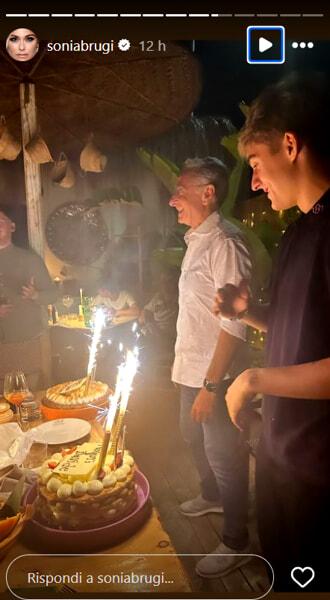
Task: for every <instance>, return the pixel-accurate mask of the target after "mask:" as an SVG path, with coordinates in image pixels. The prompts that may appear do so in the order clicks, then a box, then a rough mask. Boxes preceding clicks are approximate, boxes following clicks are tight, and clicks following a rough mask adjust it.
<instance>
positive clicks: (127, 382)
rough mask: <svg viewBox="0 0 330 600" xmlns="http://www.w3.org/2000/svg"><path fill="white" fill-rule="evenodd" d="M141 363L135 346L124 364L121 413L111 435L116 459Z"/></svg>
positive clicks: (111, 450)
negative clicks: (134, 382) (133, 385)
mask: <svg viewBox="0 0 330 600" xmlns="http://www.w3.org/2000/svg"><path fill="white" fill-rule="evenodd" d="M138 365H139V361H138V349H137V348H134V350H133V351H132V350H128V351H127V354H126V362H125V363H124V364H123V365H122V369H123V379H122V381H123V384H122V389H121V395H120V403H119V414H118V417H117V420H116V424H115V427H114V431H113V434H112V436H111V447H110V454H113V456H114V457H115V460H116V452H117V445H118V440H119V436H120V432H121V429H122V426H123V421H124V417H125V413H126V409H127V405H128V399H129V395H130V393H131V390H132V383H133V379H134V377H135V375H136V371H137V368H138Z"/></svg>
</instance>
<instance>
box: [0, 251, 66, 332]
mask: <svg viewBox="0 0 330 600" xmlns="http://www.w3.org/2000/svg"><path fill="white" fill-rule="evenodd" d="M31 278H33V280H34V285H35V288H36V289H37V291H38V298H37V299H36V300H30V299H23V297H22V287H23V286H27V285H29V283H30V282H31ZM56 297H57V291H56V288H55V286H54V284H53V282H52V280H51V278H50V277H49V274H48V271H47V268H46V266H45V264H44V262H43V261H42V259H41V258H40V256H38V255H37V254H35V253H34V252H32V251H31V250H25V249H23V248H18V247H17V246H14V245H13V244H11V245H10V246H7V248H2V249H0V301H1V302H4V303H9V304H12V306H13V309H12V311H11V312H10V313H9V315H7V316H6V317H3V318H1V319H0V344H1V343H4V344H6V343H10V342H11V343H16V342H22V341H26V340H30V339H32V338H34V337H36V336H38V335H40V333H42V331H43V330H44V329H45V328H46V327H47V304H51V303H53V302H55V300H56Z"/></svg>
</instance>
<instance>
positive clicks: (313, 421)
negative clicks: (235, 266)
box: [263, 190, 330, 484]
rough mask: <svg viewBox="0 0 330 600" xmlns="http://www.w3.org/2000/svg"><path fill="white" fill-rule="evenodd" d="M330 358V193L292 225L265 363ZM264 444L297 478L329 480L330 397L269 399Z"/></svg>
mask: <svg viewBox="0 0 330 600" xmlns="http://www.w3.org/2000/svg"><path fill="white" fill-rule="evenodd" d="M327 357H330V190H328V191H327V192H326V193H325V194H324V195H323V196H322V198H321V199H320V200H319V202H317V203H316V204H315V205H314V207H313V208H312V209H311V210H310V211H309V212H308V213H307V214H304V215H302V216H301V217H300V218H299V219H298V220H297V221H296V222H295V223H293V224H292V225H290V227H289V228H288V229H287V231H286V233H285V235H284V236H283V239H282V243H281V248H280V252H279V256H278V260H277V265H276V267H275V271H274V274H273V281H272V291H271V304H270V320H269V324H268V334H267V347H266V359H267V366H269V367H282V366H283V367H287V366H290V365H298V364H301V363H306V362H313V361H317V360H321V359H324V358H327ZM263 414H264V442H265V445H266V450H267V451H268V453H269V455H270V456H271V458H272V459H273V460H274V461H275V462H276V463H277V464H278V465H282V466H283V467H285V468H286V469H287V470H289V471H292V473H293V474H295V475H296V476H297V477H299V478H302V479H304V480H306V481H310V482H314V483H320V484H323V483H326V482H329V479H330V398H329V400H307V399H301V398H297V399H292V398H279V397H272V396H266V397H265V401H264V411H263Z"/></svg>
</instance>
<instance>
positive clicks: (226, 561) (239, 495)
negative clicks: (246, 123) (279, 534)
mask: <svg viewBox="0 0 330 600" xmlns="http://www.w3.org/2000/svg"><path fill="white" fill-rule="evenodd" d="M227 189H228V175H227V169H226V167H225V166H224V164H223V163H222V162H221V161H220V160H218V159H216V158H213V157H206V158H195V159H190V160H187V161H186V162H185V163H184V165H183V168H182V171H181V174H180V176H179V178H178V182H177V188H176V191H175V192H174V194H173V196H172V198H171V199H170V206H173V207H174V208H175V209H176V210H177V213H178V221H179V223H183V224H185V225H189V227H190V229H189V230H188V231H187V233H186V234H185V242H186V244H187V246H188V248H187V251H186V254H185V257H184V259H183V262H182V270H181V277H180V281H179V314H178V321H177V340H176V344H175V359H174V364H173V370H172V380H173V381H174V382H175V383H177V384H179V386H180V426H181V431H182V435H183V438H184V440H185V441H186V442H187V443H188V445H189V446H190V449H191V451H192V455H193V458H194V462H195V465H196V468H197V470H198V473H199V476H200V480H201V494H200V495H198V496H197V497H196V498H193V499H191V500H187V501H186V502H184V503H183V504H181V512H182V513H183V514H184V515H186V516H188V517H197V516H200V515H205V514H207V513H209V512H218V513H219V512H223V513H224V527H223V532H222V539H223V541H222V542H221V543H220V544H219V545H218V546H217V547H216V548H215V550H214V552H212V553H211V554H208V555H207V556H205V557H204V558H202V559H201V560H199V561H198V563H197V565H196V571H197V573H198V574H199V575H200V576H202V577H207V578H212V577H220V576H222V575H225V574H226V573H228V572H230V571H232V570H233V569H236V568H237V567H239V566H240V565H242V564H243V563H245V562H247V561H248V560H249V556H248V554H249V552H250V545H249V535H248V529H247V499H248V449H247V445H246V444H245V443H244V440H243V439H242V437H241V436H240V435H239V432H238V431H237V430H236V429H235V427H234V426H233V425H232V423H231V421H230V418H229V415H228V412H227V408H226V404H225V400H224V394H225V391H226V389H227V387H228V385H229V383H230V377H233V375H234V374H237V372H240V370H241V366H239V365H238V362H239V355H240V354H241V352H243V351H244V341H245V329H246V327H245V325H243V324H242V323H240V322H236V321H233V322H232V321H230V320H226V319H222V320H220V321H219V320H218V319H217V318H216V317H215V315H214V314H213V312H212V309H213V299H214V291H215V290H217V288H218V287H221V286H222V284H224V283H225V282H227V281H228V280H229V281H231V282H232V283H233V284H238V282H239V281H240V280H241V279H242V277H246V278H249V277H250V270H251V261H250V257H249V253H248V251H247V249H246V246H245V244H244V242H243V241H242V239H241V236H240V234H239V231H238V230H237V229H236V227H233V226H232V225H231V224H230V223H228V222H227V221H226V220H225V219H223V217H222V216H221V215H220V214H219V212H218V208H219V206H221V203H222V202H223V201H224V199H225V197H226V194H227ZM221 282H222V283H221Z"/></svg>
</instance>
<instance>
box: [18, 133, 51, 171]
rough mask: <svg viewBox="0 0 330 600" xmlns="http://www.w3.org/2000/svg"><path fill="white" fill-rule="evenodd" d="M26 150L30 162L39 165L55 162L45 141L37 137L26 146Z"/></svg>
mask: <svg viewBox="0 0 330 600" xmlns="http://www.w3.org/2000/svg"><path fill="white" fill-rule="evenodd" d="M25 150H26V152H27V154H28V157H29V158H30V160H31V161H32V162H34V163H37V164H38V165H42V164H43V163H48V162H53V159H52V155H51V153H50V152H49V149H48V146H47V144H46V142H45V140H44V139H43V138H42V137H41V136H40V135H37V136H35V137H34V138H32V140H30V141H29V143H28V144H27V145H26V146H25Z"/></svg>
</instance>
